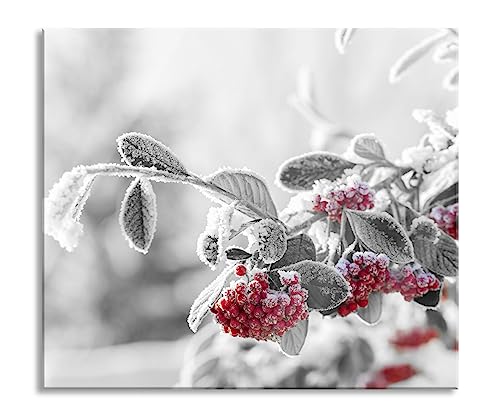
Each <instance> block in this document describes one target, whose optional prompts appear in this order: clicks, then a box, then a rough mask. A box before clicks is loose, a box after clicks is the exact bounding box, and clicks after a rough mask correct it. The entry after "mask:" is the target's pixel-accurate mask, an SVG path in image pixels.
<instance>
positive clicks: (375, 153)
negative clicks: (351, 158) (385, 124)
mask: <svg viewBox="0 0 500 417" xmlns="http://www.w3.org/2000/svg"><path fill="white" fill-rule="evenodd" d="M353 150H354V152H355V153H356V155H358V156H360V157H361V158H365V159H369V160H371V161H383V160H385V159H386V158H385V153H384V148H383V147H382V144H381V143H380V141H379V140H378V139H377V138H376V136H375V135H374V134H371V133H364V134H361V135H357V136H355V137H354V138H353Z"/></svg>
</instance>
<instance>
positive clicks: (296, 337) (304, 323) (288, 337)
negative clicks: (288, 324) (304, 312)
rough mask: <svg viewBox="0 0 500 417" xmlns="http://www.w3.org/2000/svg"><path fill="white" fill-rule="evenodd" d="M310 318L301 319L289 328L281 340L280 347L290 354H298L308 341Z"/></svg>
mask: <svg viewBox="0 0 500 417" xmlns="http://www.w3.org/2000/svg"><path fill="white" fill-rule="evenodd" d="M308 327H309V320H301V321H299V322H298V323H297V324H296V325H295V326H293V327H292V328H291V329H290V330H288V331H287V332H286V333H285V334H284V335H283V336H282V337H281V340H280V342H279V345H280V349H281V351H282V352H283V353H285V354H286V355H288V356H296V355H298V354H299V353H300V351H301V350H302V346H304V343H305V341H306V336H307V329H308Z"/></svg>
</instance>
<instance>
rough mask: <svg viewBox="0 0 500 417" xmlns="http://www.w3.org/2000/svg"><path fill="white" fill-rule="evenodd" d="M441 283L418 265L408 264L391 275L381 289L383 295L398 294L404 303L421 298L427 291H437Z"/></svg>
mask: <svg viewBox="0 0 500 417" xmlns="http://www.w3.org/2000/svg"><path fill="white" fill-rule="evenodd" d="M440 287H441V282H440V281H439V279H437V278H436V276H435V275H434V274H432V273H431V272H428V271H426V270H425V269H423V268H422V267H421V266H420V265H418V264H415V263H414V264H409V265H405V266H404V267H403V268H401V270H400V271H398V272H397V273H394V274H391V275H390V276H389V277H388V279H387V280H386V282H385V285H384V286H383V288H382V291H383V292H384V293H386V294H387V293H391V292H399V293H400V294H401V295H402V296H403V298H404V299H405V300H406V301H413V299H414V298H417V297H422V296H424V295H425V294H427V293H428V292H429V291H436V290H439V288H440Z"/></svg>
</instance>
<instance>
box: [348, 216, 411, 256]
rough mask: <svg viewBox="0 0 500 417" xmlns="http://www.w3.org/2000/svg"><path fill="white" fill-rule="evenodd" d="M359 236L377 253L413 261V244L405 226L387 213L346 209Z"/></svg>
mask: <svg viewBox="0 0 500 417" xmlns="http://www.w3.org/2000/svg"><path fill="white" fill-rule="evenodd" d="M344 213H346V215H347V219H348V220H349V223H350V225H351V227H352V229H353V231H354V233H355V234H356V236H357V238H358V239H359V240H361V242H362V243H363V244H364V245H365V246H367V247H368V248H369V249H370V250H372V251H373V252H376V253H385V254H386V255H387V256H388V257H389V259H390V260H391V261H393V262H395V263H400V264H405V263H408V262H411V261H413V259H414V253H413V245H412V243H411V240H410V238H409V237H408V235H407V234H406V232H405V230H404V229H403V227H402V226H401V225H400V224H399V223H398V222H397V221H396V220H394V218H393V217H392V216H390V215H389V214H387V213H374V212H366V211H358V210H348V209H345V211H344Z"/></svg>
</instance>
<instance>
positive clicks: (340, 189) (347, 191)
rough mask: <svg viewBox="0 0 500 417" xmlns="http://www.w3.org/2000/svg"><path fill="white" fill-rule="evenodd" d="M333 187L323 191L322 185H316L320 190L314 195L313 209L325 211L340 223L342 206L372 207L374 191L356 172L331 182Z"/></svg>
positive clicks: (360, 208) (358, 208) (362, 208)
mask: <svg viewBox="0 0 500 417" xmlns="http://www.w3.org/2000/svg"><path fill="white" fill-rule="evenodd" d="M332 186H333V188H332V189H330V190H327V191H326V192H324V191H323V189H322V188H325V187H324V184H322V187H316V189H317V190H318V189H319V191H320V193H319V194H317V195H316V196H315V197H314V201H313V203H314V206H313V210H314V211H317V212H326V213H327V214H328V217H329V218H330V219H331V220H334V221H337V222H339V223H340V220H341V218H342V208H343V207H346V208H348V209H354V210H368V209H371V208H373V207H374V195H375V193H374V192H373V190H372V189H371V188H370V187H369V185H368V183H366V182H364V181H363V180H362V179H361V177H360V176H359V175H357V174H353V175H349V176H347V177H345V178H342V179H340V180H337V181H336V182H335V183H333V184H332Z"/></svg>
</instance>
